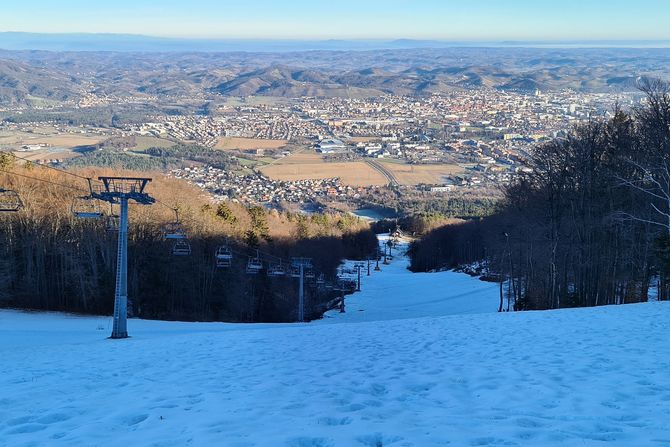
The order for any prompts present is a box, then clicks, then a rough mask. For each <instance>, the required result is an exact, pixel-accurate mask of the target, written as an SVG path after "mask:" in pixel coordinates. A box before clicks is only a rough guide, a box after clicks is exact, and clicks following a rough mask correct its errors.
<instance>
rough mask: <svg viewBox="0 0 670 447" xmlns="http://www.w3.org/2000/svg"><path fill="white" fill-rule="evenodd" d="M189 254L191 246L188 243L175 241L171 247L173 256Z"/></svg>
mask: <svg viewBox="0 0 670 447" xmlns="http://www.w3.org/2000/svg"><path fill="white" fill-rule="evenodd" d="M190 254H191V244H189V243H188V241H177V242H176V243H175V244H174V245H173V246H172V255H173V256H189V255H190Z"/></svg>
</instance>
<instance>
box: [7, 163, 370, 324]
mask: <svg viewBox="0 0 670 447" xmlns="http://www.w3.org/2000/svg"><path fill="white" fill-rule="evenodd" d="M6 168H7V167H6V166H5V167H4V168H3V169H6ZM10 169H11V170H12V171H14V172H16V173H19V174H23V175H28V176H30V177H38V178H40V179H42V180H47V181H50V182H54V183H58V184H59V185H70V186H73V187H76V188H81V187H84V186H85V185H84V183H85V182H83V181H81V180H78V179H76V178H72V177H68V176H64V175H62V174H60V173H57V172H54V171H52V170H46V169H44V168H41V167H36V166H28V167H19V166H12V167H11V168H10ZM94 174H95V175H94ZM98 174H99V172H97V173H93V172H88V173H87V174H85V175H89V176H91V177H95V176H97V175H98ZM107 174H111V172H107ZM3 177H4V178H3V179H2V186H3V187H5V188H12V189H14V190H17V191H18V192H19V193H20V194H21V197H22V199H23V201H24V202H25V204H26V207H25V209H24V210H23V211H21V212H19V213H11V214H10V213H3V214H2V215H0V281H2V284H3V287H2V289H1V290H0V306H4V307H18V308H32V309H45V310H59V311H73V312H82V313H93V314H109V313H110V312H111V310H112V306H113V294H114V281H115V268H116V233H114V232H108V231H106V225H105V221H104V219H103V220H85V219H77V218H75V217H74V216H73V214H72V212H71V203H72V201H73V199H74V197H75V196H76V195H77V194H79V193H78V192H77V191H75V190H68V189H65V188H63V187H61V186H58V185H54V184H51V183H43V182H36V181H34V180H30V179H26V178H22V177H17V176H4V175H3ZM149 192H150V193H151V194H152V195H154V196H155V197H157V198H158V199H159V200H160V201H161V202H162V203H163V204H167V205H168V206H163V205H161V204H155V205H152V206H140V205H134V206H131V217H130V236H129V237H130V239H129V272H128V278H129V299H130V304H129V306H130V309H131V313H132V314H133V315H136V316H139V317H143V318H162V319H183V320H220V321H255V322H260V321H291V320H294V319H295V318H296V312H297V280H295V279H293V278H289V277H285V278H271V277H268V276H267V275H266V274H265V272H261V273H260V274H257V275H248V274H247V273H246V272H245V267H246V263H247V261H248V256H252V255H254V254H255V253H256V249H260V250H261V251H262V253H263V254H262V256H263V257H264V259H265V260H268V261H269V260H271V261H277V259H275V258H274V257H272V256H278V257H281V258H283V259H289V258H290V257H293V256H306V257H311V258H313V260H314V266H315V268H316V270H317V271H318V272H323V273H324V275H325V277H326V278H327V279H333V278H334V276H335V273H336V268H337V266H338V265H339V263H340V261H341V260H342V259H343V258H345V257H352V258H363V257H365V256H367V255H368V254H370V253H372V252H374V250H375V249H376V246H377V242H376V237H375V236H374V234H373V233H372V232H371V231H370V229H369V226H368V225H367V224H364V223H362V222H361V221H359V220H358V219H354V218H352V217H350V216H340V215H335V214H329V215H314V216H304V215H294V214H284V213H278V212H277V211H267V210H265V209H263V208H245V207H243V206H241V205H238V204H233V203H223V204H220V205H215V204H210V203H208V201H207V199H206V198H203V197H202V196H201V194H202V193H201V192H200V191H199V190H197V189H196V188H194V187H191V186H190V185H188V184H186V183H184V182H181V181H178V180H174V179H167V178H163V177H161V176H156V175H154V181H153V182H152V183H151V184H150V187H149ZM173 206H174V207H178V208H179V210H180V211H179V214H180V220H181V221H182V222H183V225H184V227H185V229H186V230H187V232H188V234H189V242H190V244H191V247H192V255H191V256H185V257H175V256H172V255H171V253H170V252H171V247H172V243H171V242H168V241H165V240H163V238H162V231H161V229H162V227H163V226H164V225H165V224H166V223H167V222H170V221H171V220H173V219H174V213H173V211H172V210H171V209H170V208H171V207H173ZM107 207H109V205H107ZM226 242H228V243H229V244H230V247H231V248H232V249H233V250H234V259H233V265H232V267H231V268H228V269H221V268H216V267H215V262H214V253H215V251H216V249H217V247H219V246H220V245H222V244H224V243H226ZM336 298H337V292H335V291H332V290H326V289H324V288H323V287H317V286H316V285H309V286H308V287H307V289H306V303H307V311H306V314H307V316H308V317H309V318H317V317H319V316H320V315H321V313H322V312H323V311H324V310H325V308H326V306H327V305H328V303H332V301H333V300H334V299H336Z"/></svg>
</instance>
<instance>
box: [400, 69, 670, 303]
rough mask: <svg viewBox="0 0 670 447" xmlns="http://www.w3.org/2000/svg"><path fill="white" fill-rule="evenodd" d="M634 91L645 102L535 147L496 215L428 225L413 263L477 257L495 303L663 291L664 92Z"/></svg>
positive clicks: (658, 87)
mask: <svg viewBox="0 0 670 447" xmlns="http://www.w3.org/2000/svg"><path fill="white" fill-rule="evenodd" d="M643 90H644V91H645V92H646V94H647V102H646V104H645V105H644V106H640V107H639V108H637V109H635V110H633V111H632V112H630V113H625V112H623V111H621V110H616V111H615V113H614V116H613V118H611V119H610V120H608V121H604V120H603V121H599V120H598V121H592V122H589V123H588V124H585V125H582V126H580V127H578V128H576V129H574V131H573V132H572V133H571V134H570V135H569V136H568V138H566V139H563V140H556V141H553V142H550V143H547V144H545V145H543V146H540V147H538V148H537V149H536V150H535V151H534V153H533V155H532V158H531V160H530V167H531V168H532V172H531V173H528V174H524V175H522V176H520V177H519V178H518V179H517V181H516V182H515V183H514V184H512V185H511V186H509V187H507V188H506V189H505V191H504V195H505V198H504V201H503V203H502V204H501V208H500V210H499V211H498V212H497V213H496V214H494V215H493V216H490V217H486V218H483V219H480V220H475V221H469V222H466V223H462V224H458V225H449V226H446V227H443V228H440V229H438V230H435V231H433V232H432V233H430V234H429V235H427V236H426V237H425V238H424V239H423V240H421V241H420V242H418V243H416V244H414V246H413V247H412V268H413V269H414V270H419V271H425V270H431V269H435V268H441V267H445V266H446V267H456V266H459V265H464V264H472V263H476V264H477V265H478V266H479V267H480V268H481V271H488V274H489V275H490V276H492V277H493V278H494V279H497V280H499V281H501V309H502V308H503V307H508V306H509V307H510V308H514V309H547V308H559V307H570V306H595V305H603V304H615V303H631V302H640V301H646V300H647V299H648V291H649V290H650V286H652V285H655V284H657V283H658V284H659V288H658V290H659V293H660V295H659V296H660V298H661V299H668V297H669V290H670V287H669V286H670V263H669V262H668V260H670V243H669V242H670V236H669V231H670V90H668V87H667V85H665V84H662V83H660V82H654V83H647V84H645V85H644V86H643ZM651 290H654V291H655V290H656V289H651ZM504 297H506V298H507V303H508V304H507V305H505V306H503V301H504V300H503V298H504Z"/></svg>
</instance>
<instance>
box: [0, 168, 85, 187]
mask: <svg viewBox="0 0 670 447" xmlns="http://www.w3.org/2000/svg"><path fill="white" fill-rule="evenodd" d="M0 172H4V173H5V174H9V175H15V176H17V177H23V178H27V179H30V180H35V181H38V182H43V183H49V184H51V185H54V186H60V187H61V188H68V189H73V190H75V191H80V192H89V191H87V190H85V189H82V188H77V187H76V186H70V185H64V184H62V183H58V182H52V181H51V180H44V179H41V178H37V177H31V176H29V175H25V174H19V173H17V172H13V171H7V170H4V169H0Z"/></svg>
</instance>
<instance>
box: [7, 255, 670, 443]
mask: <svg viewBox="0 0 670 447" xmlns="http://www.w3.org/2000/svg"><path fill="white" fill-rule="evenodd" d="M405 263H406V260H403V259H402V258H401V257H396V258H395V259H394V261H393V263H392V264H391V265H390V266H382V268H383V270H382V272H381V273H376V274H375V275H374V276H371V277H370V278H367V279H366V280H365V281H366V282H364V292H362V293H360V294H359V295H354V296H353V297H349V298H348V301H349V304H348V305H347V308H348V311H347V313H346V314H344V315H340V314H337V315H332V314H328V315H327V317H328V318H327V319H326V320H325V321H327V322H328V323H331V324H322V323H320V322H317V323H312V324H295V325H287V324H273V325H250V324H237V325H236V324H223V323H179V322H161V321H144V320H136V319H132V320H130V321H129V330H130V332H131V335H132V338H130V339H126V340H121V341H110V340H107V339H106V336H107V335H108V333H109V329H110V328H109V319H108V318H95V317H73V316H68V315H63V314H53V313H23V312H16V311H0V358H2V359H3V361H2V362H1V363H0V446H3V447H4V446H12V447H14V446H27V445H51V446H60V445H98V446H117V445H123V444H127V445H160V446H180V445H221V444H222V443H225V445H226V446H231V447H232V446H273V447H274V446H279V447H282V446H286V447H339V446H342V447H351V446H361V447H366V446H370V447H373V446H398V447H400V446H402V447H411V446H415V447H423V446H441V445H455V446H474V445H479V446H482V445H486V446H502V445H542V446H572V445H582V446H597V445H606V444H607V443H609V444H607V445H645V446H654V445H659V446H661V445H667V442H668V441H670V426H669V425H668V423H667V420H668V418H669V417H670V391H668V390H669V389H670V377H669V376H668V375H667V374H665V372H666V371H668V368H670V360H669V359H670V345H668V344H667V343H664V342H661V340H665V339H666V338H667V333H666V332H667V327H669V326H670V306H669V305H668V303H656V302H654V303H645V304H637V305H628V306H615V307H613V306H610V307H601V308H591V309H569V310H559V311H547V312H520V313H502V314H498V313H495V312H490V313H479V312H485V311H489V310H490V308H495V307H496V306H495V303H496V299H497V290H496V288H495V287H491V286H490V285H487V284H484V285H482V284H483V283H481V282H480V281H478V280H477V279H476V278H469V277H467V276H465V275H457V274H446V273H441V274H423V275H413V274H411V273H406V272H405V271H404V265H403V264H405ZM405 276H406V279H402V280H401V279H399V278H401V277H405ZM414 278H416V279H414ZM458 278H462V282H460V283H459V282H458V281H459V280H458ZM394 281H395V282H394ZM412 281H415V282H412ZM468 282H469V283H470V284H471V287H468V285H467V284H468ZM405 283H407V285H404V284H405ZM481 287H489V289H488V292H487V291H485V290H483V289H481ZM375 288H376V289H375ZM375 290H376V291H375ZM373 292H374V293H375V295H372V293H373ZM381 292H383V298H381V297H380V296H377V293H381ZM366 293H370V294H371V295H367V296H366V295H365V294H366ZM489 294H490V295H489ZM440 296H441V297H442V298H443V300H442V302H441V307H440V305H439V304H438V303H437V302H435V300H436V299H437V298H439V297H440ZM459 296H460V297H459ZM473 301H477V302H481V304H479V305H477V306H475V305H474V304H472V303H471V302H473ZM421 302H423V303H424V305H421V304H419V303H421ZM468 302H470V304H468ZM403 303H405V304H404V305H403ZM489 303H490V304H489ZM360 309H363V310H362V311H360ZM429 309H430V310H431V311H434V312H435V313H436V315H444V316H437V317H436V316H427V314H428V310H429ZM451 313H457V314H459V315H450V314H451ZM359 315H360V316H359ZM365 318H367V319H368V321H363V320H364V319H365ZM375 320H385V321H375ZM325 321H324V322H325ZM349 321H357V323H354V324H352V323H349ZM336 323H339V324H336Z"/></svg>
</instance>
